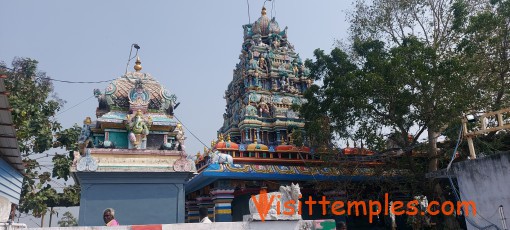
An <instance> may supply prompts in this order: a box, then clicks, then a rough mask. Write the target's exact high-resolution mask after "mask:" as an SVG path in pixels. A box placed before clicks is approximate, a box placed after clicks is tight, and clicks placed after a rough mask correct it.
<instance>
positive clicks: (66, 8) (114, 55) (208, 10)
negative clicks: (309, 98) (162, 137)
mask: <svg viewBox="0 0 510 230" xmlns="http://www.w3.org/2000/svg"><path fill="white" fill-rule="evenodd" d="M248 1H249V4H250V16H251V22H252V23H253V22H254V21H255V20H256V19H258V18H259V17H260V10H261V8H262V5H263V3H264V1H263V0H248ZM274 5H275V7H274V9H273V11H272V14H273V16H275V17H276V20H277V21H278V23H279V25H280V27H281V28H285V26H288V27H289V29H288V36H289V41H290V42H291V43H292V44H293V45H294V46H295V48H296V51H297V52H298V53H300V56H301V57H302V58H303V59H306V58H312V55H313V50H315V49H317V48H320V49H324V50H326V51H327V52H329V51H330V50H331V49H332V48H333V47H334V46H335V44H336V43H335V41H336V40H342V39H346V38H347V28H348V22H347V21H346V12H348V11H349V10H351V9H352V8H353V6H352V2H351V1H350V0H349V1H343V0H328V1H326V0H324V1H302V0H275V2H274ZM271 6H272V2H267V3H266V8H267V9H268V10H267V12H268V16H271ZM248 20H249V19H248V7H247V2H246V1H243V0H229V1H227V0H224V1H206V0H203V1H196V0H187V1H163V0H162V1H126V0H125V1H96V0H94V1H92V0H90V1H81V2H77V1H63V0H62V1H3V2H2V4H1V7H0V23H1V30H0V31H1V32H0V60H3V61H5V62H6V63H7V64H10V62H11V61H12V59H13V58H14V57H15V56H19V57H30V58H33V59H36V60H38V61H39V69H40V70H42V71H45V72H46V73H47V74H48V76H50V77H52V78H55V79H60V80H69V81H101V80H109V79H114V78H117V77H119V76H121V75H122V74H123V73H124V70H125V67H126V61H127V58H128V55H129V48H130V45H131V44H132V43H138V44H139V45H140V46H141V49H140V52H139V56H140V58H141V60H142V66H143V70H142V72H147V73H150V74H152V76H153V77H155V78H156V79H158V80H159V82H160V83H162V84H163V85H164V86H165V87H166V88H167V89H168V90H169V91H170V92H172V93H175V94H176V95H177V97H178V101H179V102H181V104H180V106H179V107H178V108H177V110H176V111H175V113H176V115H177V116H178V117H179V118H180V119H181V121H182V122H183V123H184V125H186V126H187V127H188V128H189V129H190V130H191V131H192V132H194V133H195V134H196V135H197V136H198V137H199V138H200V139H201V140H202V141H203V142H205V143H206V144H209V143H210V141H211V140H212V139H215V138H216V131H217V130H218V128H219V127H220V126H221V125H222V124H223V123H222V117H223V116H222V115H223V112H224V111H225V100H224V99H223V95H224V92H225V89H226V88H227V85H228V83H229V82H230V81H231V80H232V70H233V69H234V67H235V64H236V63H238V61H239V54H240V50H241V44H242V41H243V30H242V25H244V24H247V23H248ZM132 64H133V63H132ZM130 69H132V65H131V66H130ZM54 86H55V92H57V93H58V96H59V97H60V98H62V99H64V100H65V101H67V103H66V105H65V107H64V109H63V110H66V109H69V110H68V111H66V112H64V113H62V114H60V115H59V116H58V117H57V119H58V120H59V121H60V122H61V123H62V124H63V126H64V127H65V128H67V127H70V126H72V125H73V124H74V123H78V124H80V125H81V124H82V121H83V119H84V118H85V117H87V116H90V117H92V118H95V109H96V107H97V100H96V99H95V98H90V99H89V100H87V101H86V102H84V103H82V104H80V105H78V106H76V107H74V108H72V109H70V108H71V107H72V106H74V105H76V104H78V103H80V102H81V101H83V100H85V99H87V98H89V97H91V96H92V95H93V94H92V92H93V89H95V88H98V89H101V90H104V88H105V87H106V86H107V83H101V84H66V83H58V82H55V83H54ZM187 136H188V139H187V142H186V147H187V152H188V154H196V152H197V151H202V150H203V146H202V145H201V144H200V143H199V142H198V141H197V140H196V139H195V138H193V137H192V136H191V135H190V134H189V133H187Z"/></svg>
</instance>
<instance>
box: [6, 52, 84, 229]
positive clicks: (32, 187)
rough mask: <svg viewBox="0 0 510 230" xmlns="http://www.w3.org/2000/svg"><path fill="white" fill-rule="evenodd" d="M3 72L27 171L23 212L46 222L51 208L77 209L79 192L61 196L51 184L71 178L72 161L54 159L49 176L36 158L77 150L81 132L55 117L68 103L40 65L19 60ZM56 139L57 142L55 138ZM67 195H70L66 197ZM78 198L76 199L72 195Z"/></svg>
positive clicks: (69, 190)
mask: <svg viewBox="0 0 510 230" xmlns="http://www.w3.org/2000/svg"><path fill="white" fill-rule="evenodd" d="M0 64H1V65H0V66H4V67H0V71H1V72H2V73H3V74H6V75H7V78H6V79H5V80H4V82H5V87H6V89H7V91H8V92H10V94H9V103H10V105H11V107H12V108H13V110H12V118H13V123H14V126H15V127H16V136H17V139H18V145H19V148H20V151H21V153H22V154H23V155H24V156H25V158H24V159H23V162H24V165H25V168H26V171H25V177H24V180H23V185H22V192H21V198H20V205H19V210H20V211H21V212H24V213H31V214H32V215H33V216H34V217H39V218H42V219H41V223H43V222H44V219H43V217H44V215H45V214H46V213H47V212H48V207H56V206H61V204H65V206H70V205H76V204H77V203H78V202H77V200H78V199H77V198H76V197H78V196H79V195H78V194H79V190H78V189H76V187H70V188H67V189H64V192H62V193H58V192H57V190H56V189H55V188H53V187H52V186H51V185H50V184H49V182H50V181H51V180H52V178H53V177H57V178H63V179H65V180H67V179H68V178H69V167H70V165H71V157H70V156H66V155H58V154H56V156H54V157H53V162H54V168H53V171H52V172H48V170H47V169H46V168H43V166H42V165H41V164H39V162H38V161H37V160H36V159H35V158H34V157H32V156H33V155H34V154H40V153H43V152H45V151H47V150H49V149H50V148H52V147H60V148H64V147H65V148H66V149H67V150H73V149H75V148H76V147H75V146H74V141H71V140H77V137H78V135H79V132H80V129H79V127H78V128H77V127H73V128H70V129H65V130H63V129H62V127H61V125H60V123H59V122H58V121H57V120H56V119H55V115H56V114H57V112H58V111H59V110H60V109H61V108H62V106H63V104H64V103H65V102H64V101H63V100H61V99H59V98H58V97H57V96H56V94H55V93H54V92H53V85H52V82H51V81H50V80H49V78H47V77H46V74H45V73H44V72H39V71H38V70H37V64H38V62H37V61H36V60H33V59H29V58H15V59H14V60H13V61H12V64H11V66H12V67H11V68H7V67H5V66H6V65H5V64H4V63H0ZM55 136H56V138H55ZM66 191H67V193H66ZM71 194H74V195H71Z"/></svg>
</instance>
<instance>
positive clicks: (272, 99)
mask: <svg viewBox="0 0 510 230" xmlns="http://www.w3.org/2000/svg"><path fill="white" fill-rule="evenodd" d="M243 29H244V42H243V45H242V51H241V55H239V60H240V61H239V63H238V64H237V65H236V68H235V69H234V77H233V79H232V82H231V83H230V84H229V85H228V88H227V90H226V92H225V99H226V102H227V105H226V112H225V114H224V115H223V118H224V123H223V126H222V127H221V128H220V130H219V131H218V133H219V134H223V135H224V136H225V137H226V136H227V135H230V137H231V139H232V141H234V142H236V143H240V144H252V143H257V144H258V145H255V146H254V147H256V148H260V149H265V150H268V148H269V146H277V145H280V144H283V142H288V141H290V135H289V134H290V133H291V132H293V131H295V130H298V131H303V128H304V121H303V119H301V118H300V117H299V114H298V113H297V111H294V110H293V109H292V108H291V107H292V105H294V104H295V105H301V104H302V103H303V102H304V101H305V99H304V98H303V96H302V93H303V92H304V91H305V90H306V89H307V88H308V87H309V86H310V85H311V83H312V80H311V79H309V78H308V75H309V74H310V71H309V70H308V69H307V68H306V67H305V66H304V63H303V61H302V60H301V58H300V57H299V55H298V54H297V53H296V52H295V50H294V47H293V46H292V45H291V43H290V42H289V41H288V40H287V28H285V29H283V30H281V29H280V27H279V25H278V23H277V22H276V21H275V19H274V18H273V19H271V20H270V19H269V18H268V17H267V16H266V9H265V8H263V9H262V16H261V17H260V18H259V19H258V20H257V21H256V22H255V23H253V24H248V25H244V26H243ZM246 147H248V146H246Z"/></svg>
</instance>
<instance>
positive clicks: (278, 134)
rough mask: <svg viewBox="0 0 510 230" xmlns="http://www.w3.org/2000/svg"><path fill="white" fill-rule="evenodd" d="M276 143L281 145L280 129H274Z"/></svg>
mask: <svg viewBox="0 0 510 230" xmlns="http://www.w3.org/2000/svg"><path fill="white" fill-rule="evenodd" d="M276 143H277V144H278V145H281V144H282V143H281V138H280V130H276Z"/></svg>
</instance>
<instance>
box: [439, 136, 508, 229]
mask: <svg viewBox="0 0 510 230" xmlns="http://www.w3.org/2000/svg"><path fill="white" fill-rule="evenodd" d="M462 130H463V128H462V126H461V127H460V130H459V137H458V138H457V144H456V145H455V149H454V150H453V154H452V158H451V160H450V162H449V163H448V167H446V175H447V176H448V180H449V181H450V186H451V188H452V190H453V194H454V195H455V198H456V199H457V201H461V199H460V192H459V191H458V190H457V188H456V187H455V184H454V183H453V179H452V177H451V175H450V173H449V171H450V169H451V166H452V163H453V160H454V159H455V156H456V153H457V149H458V147H459V145H460V142H461V141H462ZM460 211H461V213H462V215H464V210H463V209H460ZM478 216H480V217H481V218H483V219H484V220H485V221H487V222H488V223H490V225H488V226H485V227H481V226H479V225H478V224H477V223H475V222H474V221H473V220H471V218H470V217H469V216H468V215H464V218H465V219H466V220H467V221H468V222H469V224H471V225H472V226H473V227H475V228H477V229H489V228H491V227H494V228H496V229H498V230H499V229H500V228H499V227H498V226H497V225H495V224H494V223H492V222H490V221H489V220H487V219H485V218H484V217H483V216H482V215H480V214H478Z"/></svg>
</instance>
